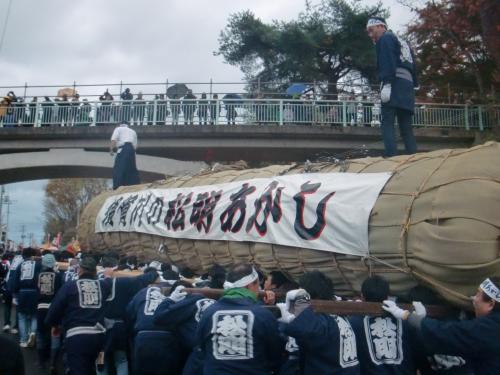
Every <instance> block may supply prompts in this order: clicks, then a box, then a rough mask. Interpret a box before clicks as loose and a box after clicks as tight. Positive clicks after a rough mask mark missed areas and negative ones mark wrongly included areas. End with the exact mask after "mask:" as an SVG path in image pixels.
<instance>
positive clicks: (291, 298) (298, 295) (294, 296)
mask: <svg viewBox="0 0 500 375" xmlns="http://www.w3.org/2000/svg"><path fill="white" fill-rule="evenodd" d="M310 299H311V296H310V295H309V293H307V292H306V290H305V289H293V290H290V291H289V292H288V293H287V294H286V301H285V304H286V309H287V311H290V306H291V304H292V302H295V301H297V300H305V301H308V300H310Z"/></svg>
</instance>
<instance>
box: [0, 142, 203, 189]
mask: <svg viewBox="0 0 500 375" xmlns="http://www.w3.org/2000/svg"><path fill="white" fill-rule="evenodd" d="M113 160H114V159H113V158H112V157H111V156H110V155H109V152H94V151H85V150H83V149H73V148H71V149H69V148H59V149H52V150H49V151H38V152H21V153H13V154H3V155H0V185H1V184H8V183H12V182H21V181H31V180H37V179H46V178H70V177H95V178H111V175H112V169H113ZM206 167H207V165H206V164H205V163H203V162H187V161H176V160H171V159H166V158H159V157H154V156H146V155H138V156H137V169H138V170H139V175H140V178H141V181H142V182H143V183H144V182H152V181H156V180H161V179H164V178H165V177H166V176H180V175H186V174H190V173H193V174H194V173H197V172H199V171H200V170H202V169H204V168H206Z"/></svg>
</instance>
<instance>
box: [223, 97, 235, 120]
mask: <svg viewBox="0 0 500 375" xmlns="http://www.w3.org/2000/svg"><path fill="white" fill-rule="evenodd" d="M224 105H225V106H226V118H227V124H228V125H231V124H232V125H236V116H237V115H238V113H237V112H236V104H235V103H234V102H231V101H230V102H225V103H224Z"/></svg>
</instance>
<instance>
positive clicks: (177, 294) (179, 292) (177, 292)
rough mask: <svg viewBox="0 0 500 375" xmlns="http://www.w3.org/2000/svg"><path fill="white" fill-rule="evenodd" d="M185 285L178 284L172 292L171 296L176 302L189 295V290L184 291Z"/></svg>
mask: <svg viewBox="0 0 500 375" xmlns="http://www.w3.org/2000/svg"><path fill="white" fill-rule="evenodd" d="M184 289H185V287H184V286H183V285H178V286H177V287H176V288H175V289H174V291H173V292H172V293H170V296H168V298H170V299H171V300H172V301H174V302H180V301H182V300H183V299H184V298H186V296H187V292H185V291H184Z"/></svg>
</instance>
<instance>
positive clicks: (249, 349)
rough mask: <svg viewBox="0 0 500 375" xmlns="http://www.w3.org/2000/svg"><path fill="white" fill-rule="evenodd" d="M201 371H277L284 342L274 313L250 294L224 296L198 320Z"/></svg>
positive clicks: (230, 374) (254, 374) (261, 374)
mask: <svg viewBox="0 0 500 375" xmlns="http://www.w3.org/2000/svg"><path fill="white" fill-rule="evenodd" d="M198 341H199V343H200V348H201V351H202V356H203V359H204V367H203V374H205V375H209V374H217V375H234V374H239V375H265V374H271V371H278V370H279V366H280V362H281V359H282V353H283V349H284V342H283V341H282V340H281V338H280V335H279V331H278V323H277V321H276V319H275V318H274V316H273V314H272V313H271V312H270V311H268V310H266V309H264V308H263V307H262V306H260V305H258V304H257V303H256V302H254V301H253V300H251V299H249V298H226V297H223V298H221V299H220V300H219V301H217V302H216V303H215V304H213V305H212V306H210V307H209V308H208V309H207V310H206V311H205V312H204V313H203V316H202V318H201V320H200V323H199V327H198Z"/></svg>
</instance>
